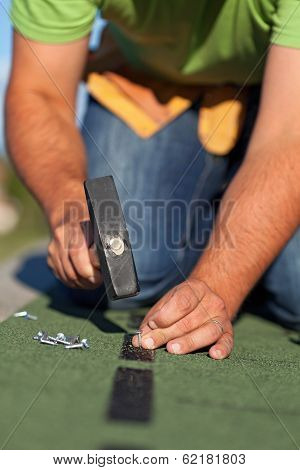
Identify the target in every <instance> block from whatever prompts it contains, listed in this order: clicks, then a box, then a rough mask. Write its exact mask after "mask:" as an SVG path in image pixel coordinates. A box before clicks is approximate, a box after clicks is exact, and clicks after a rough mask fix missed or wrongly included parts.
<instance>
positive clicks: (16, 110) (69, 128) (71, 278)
mask: <svg viewBox="0 0 300 470" xmlns="http://www.w3.org/2000/svg"><path fill="white" fill-rule="evenodd" d="M87 49H88V38H87V37H85V38H83V39H80V40H77V41H73V42H71V43H67V44H61V45H50V44H41V43H38V42H35V41H30V40H28V39H24V38H23V37H22V36H21V35H20V34H18V33H16V32H15V33H14V50H13V64H12V72H11V77H10V82H9V86H8V90H7V96H6V135H7V143H8V149H9V153H10V155H11V158H12V160H13V162H14V165H15V167H16V169H17V171H18V173H19V175H20V176H21V178H22V180H23V181H24V183H25V184H26V185H27V187H28V188H29V189H30V191H31V192H32V193H33V194H34V195H35V197H36V198H37V200H38V201H39V203H40V204H41V206H42V208H43V209H44V211H45V213H46V216H47V219H48V221H49V224H50V228H51V231H52V241H51V243H50V245H49V257H48V261H49V264H50V266H51V267H52V268H53V269H54V271H55V273H56V275H57V276H59V277H60V278H61V279H62V280H63V281H64V282H66V283H69V284H70V285H73V286H74V287H75V286H76V287H93V286H94V287H95V286H96V285H97V284H98V283H99V282H100V274H99V271H98V269H95V267H94V266H93V265H92V263H91V260H90V256H89V252H88V249H87V246H86V244H85V240H84V237H83V234H82V231H81V228H80V225H79V220H78V221H77V222H78V223H75V224H74V223H70V222H69V219H68V218H69V214H68V213H66V211H65V202H66V201H76V202H78V204H79V205H80V207H81V212H82V213H81V217H80V218H81V220H84V219H88V213H87V208H86V205H85V197H84V192H83V188H82V182H83V180H84V179H85V176H86V161H85V151H84V147H83V142H82V139H81V136H80V133H79V131H78V129H77V128H76V124H75V115H74V110H75V99H76V92H77V87H78V83H79V81H80V78H81V74H82V70H83V67H84V64H85V59H86V53H87ZM74 240H76V246H74ZM72 243H73V244H72Z"/></svg>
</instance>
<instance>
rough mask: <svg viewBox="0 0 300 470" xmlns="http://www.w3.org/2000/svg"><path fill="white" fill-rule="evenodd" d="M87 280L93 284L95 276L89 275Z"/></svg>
mask: <svg viewBox="0 0 300 470" xmlns="http://www.w3.org/2000/svg"><path fill="white" fill-rule="evenodd" d="M88 280H89V281H90V282H91V283H92V284H94V283H95V282H96V279H95V276H90V277H89V278H88Z"/></svg>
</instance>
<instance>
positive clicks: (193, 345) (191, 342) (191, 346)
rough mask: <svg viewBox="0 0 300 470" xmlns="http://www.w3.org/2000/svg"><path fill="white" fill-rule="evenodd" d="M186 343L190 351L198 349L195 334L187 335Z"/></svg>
mask: <svg viewBox="0 0 300 470" xmlns="http://www.w3.org/2000/svg"><path fill="white" fill-rule="evenodd" d="M185 343H186V346H187V349H188V350H189V351H193V350H195V349H197V345H196V338H195V337H194V336H193V335H189V336H187V337H186V341H185Z"/></svg>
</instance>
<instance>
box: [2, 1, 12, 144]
mask: <svg viewBox="0 0 300 470" xmlns="http://www.w3.org/2000/svg"><path fill="white" fill-rule="evenodd" d="M9 5H10V0H0V153H4V139H3V100H4V92H5V88H6V84H7V80H8V75H9V68H10V57H11V26H10V21H9V17H8V15H7V13H6V10H9Z"/></svg>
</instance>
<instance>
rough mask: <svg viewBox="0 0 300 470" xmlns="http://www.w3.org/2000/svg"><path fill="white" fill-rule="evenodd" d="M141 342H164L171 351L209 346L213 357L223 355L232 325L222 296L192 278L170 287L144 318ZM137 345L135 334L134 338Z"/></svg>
mask: <svg viewBox="0 0 300 470" xmlns="http://www.w3.org/2000/svg"><path fill="white" fill-rule="evenodd" d="M140 329H141V331H142V346H143V347H144V348H145V349H155V348H158V347H160V346H162V345H164V344H166V345H167V350H168V352H170V353H173V354H186V353H189V352H192V351H196V350H198V349H200V348H204V347H206V346H211V347H210V349H209V355H210V357H212V358H213V359H224V358H226V357H227V356H229V354H230V353H231V351H232V348H233V329H232V324H231V321H230V318H229V317H228V315H227V312H226V307H225V304H224V302H223V300H222V299H221V298H220V297H219V296H218V295H216V294H215V293H214V292H213V291H212V290H211V289H210V288H209V287H208V286H207V285H206V284H205V283H204V282H202V281H199V280H198V279H195V278H190V279H189V280H187V281H185V282H183V283H182V284H180V285H179V286H177V287H174V288H173V289H171V290H170V291H169V292H168V293H167V294H166V295H165V296H164V297H163V298H162V299H161V300H160V301H159V302H157V303H156V304H155V305H154V307H152V308H151V310H150V311H149V312H148V314H147V315H146V317H145V318H144V320H143V322H142V324H141V327H140ZM133 344H134V346H138V338H137V336H135V337H134V338H133Z"/></svg>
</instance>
